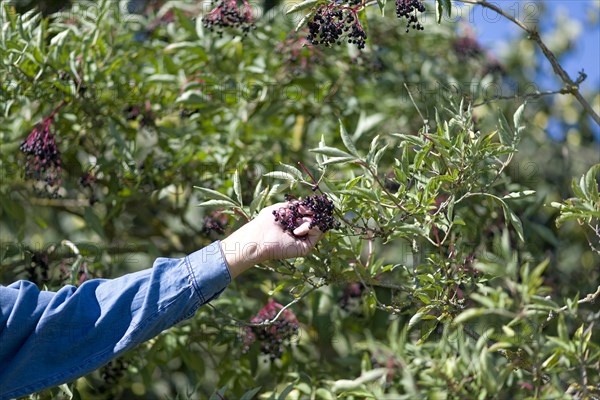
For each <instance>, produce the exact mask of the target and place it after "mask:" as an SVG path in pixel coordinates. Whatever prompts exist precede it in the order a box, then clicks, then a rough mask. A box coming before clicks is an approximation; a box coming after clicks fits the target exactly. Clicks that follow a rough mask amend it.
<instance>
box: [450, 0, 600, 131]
mask: <svg viewBox="0 0 600 400" xmlns="http://www.w3.org/2000/svg"><path fill="white" fill-rule="evenodd" d="M459 1H460V2H462V3H466V4H474V5H480V6H482V7H485V8H489V9H490V10H493V11H495V12H497V13H498V14H500V15H502V16H503V17H504V18H506V19H508V20H509V21H511V22H513V23H514V24H515V25H517V26H518V27H519V28H521V29H522V30H523V31H525V33H527V36H528V38H529V39H530V40H533V41H534V42H535V43H536V44H537V45H538V47H539V48H540V50H542V53H543V54H544V56H545V57H546V59H547V60H548V61H549V62H550V64H551V65H552V69H553V70H554V73H555V74H556V75H558V76H559V77H560V79H561V80H562V81H563V83H564V84H565V88H564V89H563V90H564V92H565V93H570V94H572V95H573V96H575V98H576V99H577V101H578V102H579V104H581V106H582V107H583V108H584V110H585V111H587V112H588V114H589V115H590V116H591V117H592V119H593V120H594V121H595V122H596V124H598V125H600V116H599V115H598V114H597V113H596V111H594V109H593V108H592V106H591V105H590V103H588V102H587V100H586V99H584V98H583V96H582V95H581V92H580V91H579V84H580V83H581V82H582V79H578V80H577V82H575V81H573V79H571V77H570V76H569V74H568V73H567V71H565V70H564V68H563V67H562V66H561V65H560V63H559V62H558V60H557V58H556V56H555V55H554V53H552V51H551V50H550V49H549V48H548V46H546V44H545V43H544V41H543V40H542V38H541V37H540V34H539V32H538V31H537V30H536V29H535V28H533V29H532V28H529V27H528V26H527V25H525V24H524V23H523V22H521V21H520V20H518V19H517V18H515V17H513V16H512V15H510V14H508V13H506V12H504V11H503V10H502V9H501V8H500V7H498V6H497V5H495V4H492V3H488V2H487V1H485V0H459Z"/></svg>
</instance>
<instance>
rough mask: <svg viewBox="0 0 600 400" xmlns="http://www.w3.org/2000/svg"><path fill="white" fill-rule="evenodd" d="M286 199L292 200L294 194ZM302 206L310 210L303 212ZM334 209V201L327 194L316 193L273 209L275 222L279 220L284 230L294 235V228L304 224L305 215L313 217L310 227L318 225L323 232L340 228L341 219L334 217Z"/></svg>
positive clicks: (302, 237) (303, 237)
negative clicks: (301, 210)
mask: <svg viewBox="0 0 600 400" xmlns="http://www.w3.org/2000/svg"><path fill="white" fill-rule="evenodd" d="M285 199H286V201H291V200H292V196H290V195H286V196H285ZM301 208H302V209H305V210H308V211H309V212H307V213H304V214H303V213H301V212H300V209H301ZM334 210H335V206H334V205H333V202H332V201H331V200H329V199H328V198H327V196H326V195H324V194H323V195H320V196H319V195H316V194H315V195H312V196H308V197H306V198H305V199H304V200H297V201H294V202H293V203H291V204H289V205H288V206H287V207H281V208H280V209H278V210H275V211H273V216H274V217H275V222H279V224H280V225H281V227H282V228H283V230H284V231H288V232H290V233H291V234H292V235H294V230H295V229H296V228H297V227H299V226H300V225H302V223H303V218H304V217H305V216H310V217H311V218H312V221H311V222H310V226H309V228H310V229H312V228H314V227H315V226H316V227H318V228H319V229H320V230H321V232H327V231H328V230H330V229H338V228H339V227H340V223H339V221H337V220H336V219H335V218H334V217H333V211H334ZM294 236H296V235H294ZM296 237H297V238H298V239H305V238H306V236H296Z"/></svg>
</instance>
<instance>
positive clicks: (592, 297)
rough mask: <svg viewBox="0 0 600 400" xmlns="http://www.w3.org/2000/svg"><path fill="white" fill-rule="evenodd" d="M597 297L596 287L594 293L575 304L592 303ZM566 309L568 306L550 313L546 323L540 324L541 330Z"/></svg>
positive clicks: (598, 293)
mask: <svg viewBox="0 0 600 400" xmlns="http://www.w3.org/2000/svg"><path fill="white" fill-rule="evenodd" d="M599 297H600V286H598V288H597V289H596V291H595V292H594V293H589V294H588V295H587V296H585V297H584V298H583V299H581V300H579V301H578V302H577V304H585V303H594V302H595V301H596V299H598V298H599ZM568 308H569V306H562V307H561V308H559V309H558V310H556V311H554V310H553V311H550V313H549V314H548V318H546V321H545V322H544V323H543V324H542V329H544V328H545V327H546V326H547V325H548V324H549V323H550V321H552V320H553V319H554V318H556V317H557V316H558V315H559V314H560V313H561V312H563V311H567V309H568Z"/></svg>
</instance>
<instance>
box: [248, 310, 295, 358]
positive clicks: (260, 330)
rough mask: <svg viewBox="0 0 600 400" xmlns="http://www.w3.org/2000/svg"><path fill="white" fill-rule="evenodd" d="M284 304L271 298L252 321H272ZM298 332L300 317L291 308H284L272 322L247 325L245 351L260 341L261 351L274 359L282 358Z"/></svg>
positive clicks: (255, 322)
mask: <svg viewBox="0 0 600 400" xmlns="http://www.w3.org/2000/svg"><path fill="white" fill-rule="evenodd" d="M282 308H283V306H282V305H281V304H279V303H277V302H275V301H273V300H270V301H269V302H268V303H267V305H265V306H264V307H263V308H262V309H261V310H260V311H259V312H258V314H256V315H255V316H254V317H253V318H252V320H251V321H250V322H251V323H252V324H260V323H263V322H265V321H272V320H273V319H274V318H275V317H276V316H277V314H279V312H280V311H281V309H282ZM297 334H298V319H297V318H296V315H295V314H294V313H293V312H292V311H290V310H283V312H282V313H281V315H279V317H278V318H277V320H275V321H274V322H273V323H272V324H269V325H265V326H247V327H246V328H245V335H244V348H243V352H244V353H246V352H247V351H248V350H249V349H250V345H252V344H253V343H254V342H256V341H258V342H259V343H260V351H261V353H263V354H267V355H269V357H270V358H271V359H272V360H274V359H276V358H280V357H281V355H282V354H283V351H284V349H285V346H286V345H287V344H288V343H289V342H290V340H291V339H293V338H294V337H295V336H296V335H297Z"/></svg>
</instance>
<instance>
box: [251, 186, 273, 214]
mask: <svg viewBox="0 0 600 400" xmlns="http://www.w3.org/2000/svg"><path fill="white" fill-rule="evenodd" d="M268 194H269V187H266V188H264V189H263V190H262V191H261V192H260V194H259V195H258V196H256V197H254V199H252V202H251V203H250V215H252V214H254V213H255V212H256V211H258V210H261V209H262V208H263V205H264V204H265V201H266V200H267V195H268Z"/></svg>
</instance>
